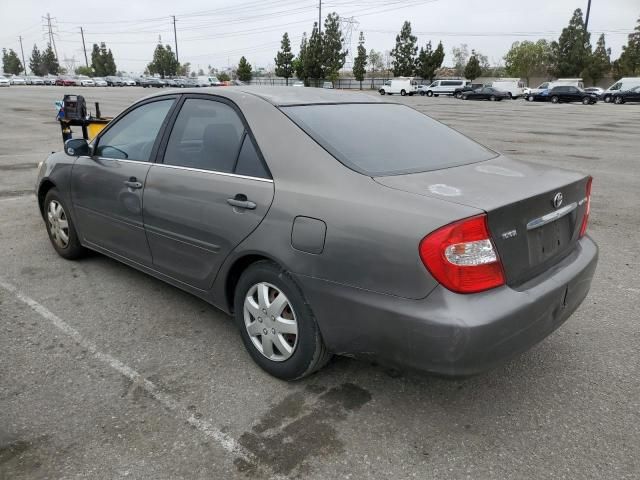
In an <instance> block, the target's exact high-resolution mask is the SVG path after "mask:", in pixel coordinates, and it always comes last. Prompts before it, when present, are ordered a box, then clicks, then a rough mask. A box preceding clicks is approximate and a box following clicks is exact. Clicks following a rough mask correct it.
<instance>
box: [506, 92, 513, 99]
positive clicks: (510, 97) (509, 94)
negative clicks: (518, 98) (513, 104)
mask: <svg viewBox="0 0 640 480" xmlns="http://www.w3.org/2000/svg"><path fill="white" fill-rule="evenodd" d="M507 96H508V97H509V100H513V94H512V93H511V92H507Z"/></svg>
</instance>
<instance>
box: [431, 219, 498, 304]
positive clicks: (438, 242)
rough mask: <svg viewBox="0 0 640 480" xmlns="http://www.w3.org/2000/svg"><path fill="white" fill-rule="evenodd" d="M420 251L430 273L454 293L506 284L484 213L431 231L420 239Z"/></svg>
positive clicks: (477, 290) (469, 291) (480, 290)
mask: <svg viewBox="0 0 640 480" xmlns="http://www.w3.org/2000/svg"><path fill="white" fill-rule="evenodd" d="M419 251H420V258H421V259H422V263H424V265H425V267H427V269H428V270H429V272H430V273H431V275H433V277H434V278H435V279H436V280H437V281H438V282H439V283H441V284H442V285H443V286H444V287H446V288H448V289H449V290H451V291H453V292H457V293H476V292H482V291H484V290H489V289H490V288H495V287H499V286H500V285H504V283H505V278H504V271H503V269H502V263H501V262H500V258H499V257H498V253H497V252H496V248H495V246H494V245H493V242H492V241H491V235H490V234H489V228H488V227H487V216H486V215H485V214H483V215H478V216H476V217H471V218H467V219H465V220H461V221H459V222H455V223H451V224H449V225H446V226H444V227H442V228H439V229H438V230H436V231H435V232H432V233H430V234H429V235H427V236H426V237H424V238H423V239H422V241H421V242H420V248H419Z"/></svg>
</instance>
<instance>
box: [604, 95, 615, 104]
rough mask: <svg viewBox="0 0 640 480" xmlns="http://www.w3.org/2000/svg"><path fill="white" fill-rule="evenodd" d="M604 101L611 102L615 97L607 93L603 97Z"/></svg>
mask: <svg viewBox="0 0 640 480" xmlns="http://www.w3.org/2000/svg"><path fill="white" fill-rule="evenodd" d="M603 100H604V103H611V102H613V98H612V97H611V95H605V97H604V98H603Z"/></svg>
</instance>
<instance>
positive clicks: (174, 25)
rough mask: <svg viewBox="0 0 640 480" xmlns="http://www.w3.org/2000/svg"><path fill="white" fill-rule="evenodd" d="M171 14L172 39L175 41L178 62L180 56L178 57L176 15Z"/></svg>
mask: <svg viewBox="0 0 640 480" xmlns="http://www.w3.org/2000/svg"><path fill="white" fill-rule="evenodd" d="M171 16H172V17H173V40H174V41H175V43H176V62H178V63H180V57H178V34H177V33H176V16H175V15H171Z"/></svg>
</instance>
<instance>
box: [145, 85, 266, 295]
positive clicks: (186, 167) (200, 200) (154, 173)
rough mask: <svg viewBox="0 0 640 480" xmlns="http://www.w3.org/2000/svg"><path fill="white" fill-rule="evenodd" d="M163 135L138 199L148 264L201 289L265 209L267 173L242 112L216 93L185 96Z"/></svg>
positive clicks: (250, 229)
mask: <svg viewBox="0 0 640 480" xmlns="http://www.w3.org/2000/svg"><path fill="white" fill-rule="evenodd" d="M164 137H165V139H164V140H163V142H162V147H161V149H162V150H163V155H162V157H163V158H162V162H161V161H160V160H158V162H157V163H155V164H153V165H152V166H151V169H150V170H149V174H148V175H147V181H146V183H145V189H144V202H143V204H144V206H143V211H144V221H145V229H146V232H147V238H148V240H149V246H150V247H151V253H152V257H153V265H154V269H156V270H157V271H159V272H161V273H164V274H166V275H168V276H170V277H172V278H174V279H176V280H178V281H181V282H183V283H186V284H188V285H190V286H192V287H195V288H198V289H201V290H206V289H208V288H209V287H210V286H211V284H212V283H213V280H214V278H215V276H216V274H217V272H218V269H219V268H220V266H221V264H222V262H223V261H224V259H225V258H226V257H227V255H228V254H229V253H230V252H231V250H232V249H233V248H234V247H236V246H237V245H238V244H239V243H240V242H241V241H242V240H243V239H244V238H246V237H247V235H249V234H250V233H251V232H252V231H253V230H254V229H255V228H256V227H257V226H258V225H259V224H260V222H261V221H262V219H263V218H264V216H265V215H266V213H267V211H268V209H269V207H270V205H271V201H272V199H273V181H272V180H271V176H270V174H269V171H268V169H267V167H266V165H265V163H264V159H263V158H262V157H261V155H260V154H259V151H258V149H257V148H256V144H255V142H254V140H253V138H252V136H251V134H250V132H249V131H248V128H247V126H246V124H245V122H244V120H243V118H242V117H241V115H240V114H239V112H238V111H237V109H236V108H235V107H234V106H233V105H232V104H230V103H227V102H226V101H224V100H223V99H219V100H216V98H215V97H212V96H207V95H205V96H199V95H190V96H188V97H187V98H186V99H185V100H184V102H183V104H182V105H181V107H180V111H179V113H178V115H177V117H176V120H175V122H174V124H173V127H172V129H171V131H170V132H167V133H166V134H165V135H164Z"/></svg>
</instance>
